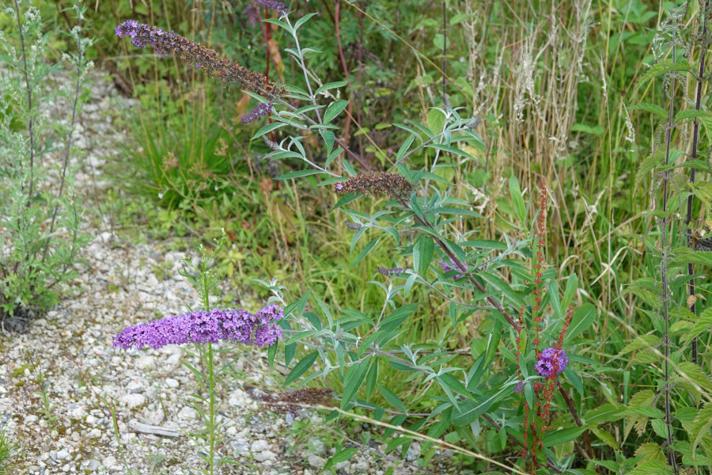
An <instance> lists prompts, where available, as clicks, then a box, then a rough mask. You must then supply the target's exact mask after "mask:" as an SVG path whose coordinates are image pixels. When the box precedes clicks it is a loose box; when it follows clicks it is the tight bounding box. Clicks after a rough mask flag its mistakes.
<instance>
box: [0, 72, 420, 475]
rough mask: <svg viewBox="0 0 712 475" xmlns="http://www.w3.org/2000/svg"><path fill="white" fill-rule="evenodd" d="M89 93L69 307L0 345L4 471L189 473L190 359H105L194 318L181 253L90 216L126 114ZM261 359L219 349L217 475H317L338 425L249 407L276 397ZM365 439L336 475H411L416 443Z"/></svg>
mask: <svg viewBox="0 0 712 475" xmlns="http://www.w3.org/2000/svg"><path fill="white" fill-rule="evenodd" d="M91 89H92V94H91V100H90V102H89V104H87V106H86V107H85V110H84V115H83V119H82V126H81V127H80V128H79V130H78V139H77V141H76V144H77V146H78V147H79V148H80V149H83V150H84V151H85V154H84V155H85V156H84V158H83V159H82V161H81V163H77V164H75V165H76V166H77V167H78V168H79V169H80V172H79V173H78V175H77V185H78V188H79V189H83V190H84V192H85V193H86V196H87V198H86V203H87V206H88V209H87V215H88V216H90V217H91V219H88V220H87V222H91V223H92V224H87V226H88V227H87V229H86V232H87V233H88V234H89V235H90V236H91V237H92V241H91V244H90V245H89V246H88V248H87V249H86V252H85V253H84V257H85V263H84V265H83V266H82V267H81V276H80V278H79V279H78V280H77V281H76V282H75V283H74V284H73V286H72V288H71V295H70V297H69V298H67V299H65V300H64V301H63V302H62V303H61V304H60V305H59V306H58V307H57V308H55V309H54V310H52V311H51V312H49V313H48V314H47V315H46V316H45V317H44V318H41V319H38V320H36V321H34V322H33V324H32V325H31V327H30V329H29V332H28V333H26V334H21V335H17V334H14V335H0V428H3V427H4V430H5V431H6V432H7V433H9V434H10V436H11V438H12V439H13V440H14V441H15V443H16V444H17V445H18V446H19V449H20V450H18V457H17V458H16V459H15V460H14V464H13V467H14V468H15V470H16V471H15V472H12V471H11V473H18V474H55V473H56V474H61V473H86V474H93V473H99V474H115V473H121V474H192V473H200V471H201V470H202V468H203V467H204V466H205V465H204V462H203V459H202V458H201V451H202V450H203V448H204V447H205V446H206V444H205V443H204V442H203V441H202V440H201V439H200V438H199V437H198V436H196V435H195V433H197V432H199V430H200V428H201V427H202V422H201V418H202V415H201V408H203V407H205V406H204V405H203V403H202V402H201V400H200V397H199V394H200V391H199V390H198V386H197V384H196V380H195V378H194V376H193V375H192V373H191V371H190V369H189V368H188V365H193V366H195V367H198V366H199V364H198V362H199V358H198V355H197V354H196V349H195V348H190V347H167V348H164V349H162V350H159V351H143V352H125V351H120V350H116V349H114V348H112V347H111V340H112V337H113V335H114V334H116V333H117V332H118V331H119V330H121V329H122V328H123V327H125V326H126V325H129V324H134V323H138V322H142V321H148V320H151V319H154V318H156V317H159V316H162V315H165V314H171V313H183V312H185V311H187V310H189V309H191V308H197V307H198V306H199V298H198V296H197V295H196V293H195V292H194V291H193V290H192V288H191V287H190V285H189V284H188V283H187V282H186V281H185V279H184V278H183V277H181V276H180V275H179V273H178V270H179V268H180V266H181V263H182V261H183V260H184V259H185V258H186V256H185V255H184V254H183V253H181V252H175V251H174V252H170V251H167V246H166V244H165V243H160V242H154V243H147V244H136V243H134V242H130V241H128V239H127V238H126V237H121V235H120V233H119V234H118V235H117V234H116V233H114V232H112V231H111V225H110V224H111V218H110V217H108V216H106V215H105V214H104V215H102V213H97V212H96V211H95V210H96V209H99V210H101V207H102V202H101V197H102V196H103V195H104V193H103V190H105V189H106V188H108V187H110V186H112V183H111V182H110V181H109V180H108V178H107V177H105V176H103V175H102V169H103V167H104V165H105V163H106V162H107V161H110V160H115V159H116V158H115V156H114V154H116V153H117V152H116V150H117V147H116V146H115V145H114V144H119V143H122V142H125V140H126V135H125V133H124V132H122V131H121V130H120V129H119V128H118V126H116V125H115V117H116V114H117V111H121V110H122V109H123V110H125V109H127V108H129V107H133V106H134V105H135V103H134V102H133V101H130V100H129V99H126V98H123V97H121V96H119V95H118V94H117V93H116V91H115V90H114V88H113V86H112V84H111V82H110V80H109V79H108V78H107V77H105V76H103V75H100V74H97V75H96V76H95V77H94V78H93V79H92V87H91ZM89 207H93V208H94V210H89ZM102 216H103V217H102ZM156 269H161V272H155V270H156ZM157 275H158V276H159V277H160V278H159V277H157ZM265 355H266V352H265V351H260V350H257V349H253V348H245V347H240V346H238V345H225V346H223V347H221V348H220V349H219V351H218V361H219V363H220V364H221V365H222V366H223V370H224V374H223V375H222V376H221V378H220V380H219V383H218V384H219V390H220V395H219V414H220V415H219V421H220V423H221V426H222V427H221V430H220V434H221V438H220V440H219V448H220V453H221V454H222V455H223V456H226V457H230V458H232V459H233V460H234V465H230V466H228V465H226V466H224V467H223V469H222V472H221V473H226V474H227V473H230V474H232V473H236V474H243V473H244V474H251V473H265V474H268V473H270V474H271V473H275V474H282V473H284V474H299V473H303V474H307V473H321V472H322V470H321V467H322V466H323V464H324V463H325V460H327V459H328V458H329V457H330V454H331V453H333V451H334V449H333V448H330V447H328V441H329V440H335V439H336V438H337V437H335V434H334V433H335V431H336V430H337V429H336V426H333V425H329V424H325V423H324V422H323V420H322V419H321V417H320V416H319V415H318V414H317V413H314V412H305V411H302V412H300V413H298V414H289V413H288V414H280V413H275V412H271V411H269V410H267V409H266V408H265V407H264V406H262V405H260V404H258V403H257V402H255V401H254V400H253V399H252V398H251V397H250V393H248V388H250V387H251V386H258V387H260V388H263V389H269V388H271V387H274V388H277V389H278V384H279V382H280V379H279V375H278V374H277V373H275V372H274V370H272V369H270V368H269V367H268V365H267V364H266V359H265ZM146 425H148V426H153V428H150V427H149V428H148V429H147V428H146ZM145 430H149V431H154V432H155V431H158V432H160V433H161V434H162V435H153V434H147V433H145V432H144V431H145ZM364 435H365V433H361V434H352V435H350V436H346V441H350V443H351V444H353V446H355V447H358V448H359V452H358V454H357V455H356V456H354V457H353V458H352V459H351V460H350V461H348V462H343V463H342V464H340V465H339V466H338V473H354V474H356V473H358V474H361V473H385V472H386V471H387V470H388V469H389V468H392V469H394V472H392V473H404V474H405V473H418V470H417V469H416V466H415V464H414V463H411V462H409V461H408V460H410V461H412V460H415V459H416V458H417V456H418V446H417V444H414V446H413V447H412V448H411V452H410V453H409V456H408V460H407V461H405V462H404V461H402V460H400V459H399V458H396V457H393V456H390V455H389V456H385V455H383V451H382V450H381V448H380V447H379V446H378V445H375V444H373V443H370V444H369V443H363V442H362V441H363V440H366V438H365V437H364ZM338 438H339V440H343V438H344V434H338ZM422 473H434V472H433V471H432V469H431V470H428V471H425V472H422Z"/></svg>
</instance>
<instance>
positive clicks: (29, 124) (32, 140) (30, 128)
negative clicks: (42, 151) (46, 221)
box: [14, 0, 35, 206]
mask: <svg viewBox="0 0 712 475" xmlns="http://www.w3.org/2000/svg"><path fill="white" fill-rule="evenodd" d="M14 5H15V17H16V19H17V32H18V35H19V37H20V51H21V52H22V73H23V76H24V78H25V90H26V94H27V113H28V116H29V117H28V119H27V134H28V136H29V140H30V182H29V188H28V191H27V206H29V205H30V202H31V201H32V195H33V193H34V181H35V177H34V170H35V132H34V117H33V111H32V86H31V85H30V76H29V68H28V66H27V51H26V48H25V34H24V33H23V31H22V20H21V15H20V4H19V3H18V1H17V0H14Z"/></svg>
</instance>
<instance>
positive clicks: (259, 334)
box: [255, 323, 282, 346]
mask: <svg viewBox="0 0 712 475" xmlns="http://www.w3.org/2000/svg"><path fill="white" fill-rule="evenodd" d="M281 336H282V329H281V328H279V327H278V326H277V325H275V324H274V323H271V324H269V325H262V326H261V327H259V328H258V329H257V331H256V332H255V343H256V344H257V346H270V345H272V344H274V342H276V341H277V340H279V339H280V337H281Z"/></svg>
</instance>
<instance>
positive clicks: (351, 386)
mask: <svg viewBox="0 0 712 475" xmlns="http://www.w3.org/2000/svg"><path fill="white" fill-rule="evenodd" d="M368 367H369V361H368V360H364V361H361V362H360V363H358V364H355V365H353V366H351V367H350V368H349V370H348V371H347V372H346V378H345V379H344V392H343V394H342V395H341V408H342V409H345V408H347V407H348V406H349V402H351V399H353V397H354V396H355V395H356V393H357V392H358V390H359V388H360V387H361V383H363V379H364V378H365V377H366V371H367V370H368Z"/></svg>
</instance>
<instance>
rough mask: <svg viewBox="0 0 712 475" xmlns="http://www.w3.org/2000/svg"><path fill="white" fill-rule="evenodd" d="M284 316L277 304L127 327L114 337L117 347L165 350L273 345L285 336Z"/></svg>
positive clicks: (192, 313) (193, 314) (189, 314)
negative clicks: (171, 347) (198, 345)
mask: <svg viewBox="0 0 712 475" xmlns="http://www.w3.org/2000/svg"><path fill="white" fill-rule="evenodd" d="M283 317H284V311H283V310H282V308H281V307H279V306H277V305H267V306H266V307H263V308H262V309H261V310H259V311H258V312H257V313H256V314H252V313H250V312H247V311H245V310H240V309H227V310H220V309H215V310H211V311H209V312H206V311H197V312H191V313H186V314H183V315H177V316H170V317H166V318H162V319H160V320H154V321H152V322H148V323H140V324H138V325H134V326H131V327H128V328H125V329H124V330H123V331H122V332H121V333H119V334H118V335H116V337H115V338H114V346H115V347H117V348H123V349H130V348H136V349H142V348H161V347H163V346H166V345H183V344H186V343H217V342H218V341H221V340H228V341H236V342H239V343H246V344H255V345H257V346H266V345H272V344H273V343H275V342H276V341H277V340H278V339H279V338H280V337H281V336H282V331H281V329H280V328H279V327H278V326H277V325H276V323H275V322H276V321H277V320H280V319H281V318H283Z"/></svg>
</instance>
